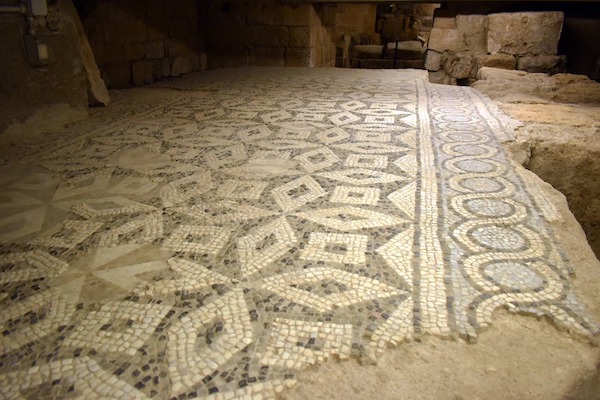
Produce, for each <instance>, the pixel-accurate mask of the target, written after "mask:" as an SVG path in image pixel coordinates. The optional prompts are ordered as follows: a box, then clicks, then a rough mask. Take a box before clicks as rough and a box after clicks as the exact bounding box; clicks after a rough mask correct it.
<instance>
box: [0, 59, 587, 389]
mask: <svg viewBox="0 0 600 400" xmlns="http://www.w3.org/2000/svg"><path fill="white" fill-rule="evenodd" d="M161 86H163V87H162V88H160V87H155V88H146V89H141V90H137V91H133V92H128V93H120V94H119V93H116V95H115V103H114V104H113V105H111V107H109V108H108V109H106V110H103V111H101V112H96V113H95V114H94V115H93V117H92V118H90V119H89V120H87V121H86V122H84V123H81V124H78V125H75V126H72V127H71V128H69V129H68V130H66V131H65V132H64V134H61V135H54V136H52V138H51V140H49V141H48V142H46V143H42V144H39V143H38V144H23V145H21V146H20V147H18V148H13V149H12V150H11V152H10V154H8V153H5V154H4V155H3V159H2V161H3V167H2V169H1V170H0V184H1V185H2V196H1V197H0V251H1V252H2V255H1V258H0V262H1V265H0V284H1V286H0V302H1V307H2V311H1V312H0V323H1V324H2V336H1V337H0V346H1V347H0V351H1V352H2V355H1V356H0V393H1V394H2V397H6V398H36V399H38V398H52V397H60V398H62V397H69V396H72V397H77V396H79V397H81V398H99V397H110V398H136V399H137V398H156V399H162V398H174V397H179V396H187V397H189V398H195V397H199V398H211V399H212V398H214V399H218V398H244V396H246V397H247V396H251V398H271V397H273V396H275V394H276V393H277V392H280V391H282V390H284V389H285V388H287V387H291V386H293V385H294V384H295V383H296V382H297V381H298V380H302V371H303V370H304V369H306V368H307V367H309V366H311V365H314V364H317V363H322V362H324V361H326V360H329V359H347V358H361V359H367V360H377V358H378V357H380V356H381V355H382V354H383V353H385V352H386V351H387V349H388V348H389V347H390V346H392V345H397V344H399V343H401V342H403V341H408V340H411V339H415V338H420V337H424V336H426V335H431V336H434V337H440V338H461V339H464V340H466V341H468V342H474V341H476V340H477V336H478V334H479V332H481V331H482V330H483V329H484V328H486V327H488V326H489V325H490V324H492V323H493V319H492V313H493V311H494V310H495V309H497V308H500V307H503V308H506V309H508V310H509V311H512V312H515V313H524V314H530V315H538V316H542V315H544V316H547V317H548V318H549V319H551V320H553V321H554V322H555V324H556V325H557V326H558V327H561V328H565V330H568V331H570V332H572V333H574V334H576V335H578V336H581V337H586V336H592V335H594V334H596V333H597V332H598V325H597V324H596V323H595V322H594V321H593V320H592V319H591V318H589V317H588V314H587V313H586V309H585V305H584V304H583V303H582V302H581V301H580V300H579V299H578V297H577V293H575V291H574V290H573V287H572V280H573V268H572V265H571V264H570V262H569V260H568V259H567V257H566V256H565V254H564V253H563V251H562V249H561V247H560V245H559V244H558V243H557V241H556V239H555V237H554V234H553V232H552V230H551V229H550V227H549V224H548V223H547V221H548V220H549V219H552V218H554V217H555V215H556V213H557V211H556V209H554V207H553V205H552V204H551V203H549V202H548V201H547V200H546V199H545V198H544V197H543V196H541V195H540V194H539V193H538V192H535V191H533V192H529V191H528V190H527V187H526V185H525V184H524V183H523V178H522V176H521V175H519V174H517V173H516V172H515V171H514V170H513V167H512V166H511V164H509V163H508V162H507V160H506V159H505V155H504V152H503V150H502V147H501V145H500V144H499V143H500V140H505V139H506V138H507V137H509V136H510V135H511V124H510V121H509V120H508V119H506V118H505V117H504V116H503V115H502V114H501V113H499V112H498V111H497V109H495V107H493V106H492V105H490V102H489V101H487V100H486V99H484V98H482V97H481V96H480V95H479V94H477V93H476V92H475V91H473V90H471V89H469V88H461V87H449V86H439V85H430V84H428V83H427V82H426V78H425V76H424V75H423V73H422V72H418V71H392V70H387V71H357V70H327V69H322V70H310V69H243V70H223V71H218V72H214V73H204V74H200V75H191V76H188V77H187V78H185V79H183V80H174V81H171V82H167V83H164V84H161ZM165 87H171V88H175V89H179V90H172V89H166V88H165ZM564 334H565V335H568V333H567V332H565V333H564Z"/></svg>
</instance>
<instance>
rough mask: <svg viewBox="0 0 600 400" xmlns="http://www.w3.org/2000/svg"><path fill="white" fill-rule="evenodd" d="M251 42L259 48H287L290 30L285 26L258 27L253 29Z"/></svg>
mask: <svg viewBox="0 0 600 400" xmlns="http://www.w3.org/2000/svg"><path fill="white" fill-rule="evenodd" d="M250 40H251V44H252V45H254V46H258V47H286V46H287V45H288V42H289V30H288V28H287V27H285V26H257V27H254V28H252V34H251V38H250Z"/></svg>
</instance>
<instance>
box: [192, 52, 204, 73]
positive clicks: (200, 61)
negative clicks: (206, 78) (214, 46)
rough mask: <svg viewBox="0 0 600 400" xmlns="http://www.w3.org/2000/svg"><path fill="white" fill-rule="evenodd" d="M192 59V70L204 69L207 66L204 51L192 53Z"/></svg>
mask: <svg viewBox="0 0 600 400" xmlns="http://www.w3.org/2000/svg"><path fill="white" fill-rule="evenodd" d="M190 59H191V60H192V70H194V71H205V70H206V67H207V61H208V58H207V56H206V53H193V54H192V55H190Z"/></svg>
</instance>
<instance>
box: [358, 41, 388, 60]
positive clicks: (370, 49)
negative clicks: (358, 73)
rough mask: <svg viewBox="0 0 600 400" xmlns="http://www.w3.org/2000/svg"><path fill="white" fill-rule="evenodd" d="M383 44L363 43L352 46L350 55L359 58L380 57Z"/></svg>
mask: <svg viewBox="0 0 600 400" xmlns="http://www.w3.org/2000/svg"><path fill="white" fill-rule="evenodd" d="M382 54H383V46H382V45H379V44H363V45H356V46H352V57H354V58H361V59H374V58H381V56H382Z"/></svg>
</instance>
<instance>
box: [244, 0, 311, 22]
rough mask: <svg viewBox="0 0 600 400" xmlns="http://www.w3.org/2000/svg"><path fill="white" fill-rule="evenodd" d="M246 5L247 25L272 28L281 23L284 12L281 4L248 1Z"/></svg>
mask: <svg viewBox="0 0 600 400" xmlns="http://www.w3.org/2000/svg"><path fill="white" fill-rule="evenodd" d="M247 4H248V8H247V21H248V24H249V25H251V26H257V25H269V26H272V25H278V24H279V25H280V24H282V23H283V20H284V12H283V6H282V5H281V4H279V3H275V2H264V1H250V2H248V3H247ZM306 25H308V24H306Z"/></svg>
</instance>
